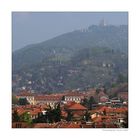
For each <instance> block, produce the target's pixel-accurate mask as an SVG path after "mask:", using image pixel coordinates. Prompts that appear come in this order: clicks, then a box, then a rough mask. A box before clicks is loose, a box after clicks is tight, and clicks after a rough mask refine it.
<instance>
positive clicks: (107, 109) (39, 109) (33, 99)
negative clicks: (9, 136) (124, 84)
mask: <svg viewBox="0 0 140 140" xmlns="http://www.w3.org/2000/svg"><path fill="white" fill-rule="evenodd" d="M91 96H93V97H94V96H95V90H89V91H88V92H87V93H85V92H83V93H80V92H77V91H74V92H72V91H69V92H68V91H67V92H65V93H61V94H60V93H59V94H51V95H38V94H32V93H30V92H26V91H24V92H22V93H20V94H19V95H17V96H16V98H17V99H18V100H19V99H27V101H28V103H29V104H27V105H13V107H12V113H14V111H16V112H17V113H18V115H19V116H20V115H22V114H23V113H28V114H29V115H30V119H31V120H33V119H36V118H38V117H39V115H40V114H44V115H45V114H46V109H47V108H49V107H52V108H54V107H55V106H56V105H57V104H60V109H61V117H62V118H61V121H59V122H55V123H33V124H30V125H29V124H27V123H26V122H12V127H13V128H29V127H32V128H121V127H124V126H123V124H125V123H126V119H127V117H128V116H127V115H128V107H127V101H128V94H127V93H126V92H125V93H120V94H118V98H117V99H109V97H108V96H107V95H106V94H105V93H104V92H103V91H101V92H100V93H98V103H97V104H96V107H95V108H93V109H92V110H89V108H88V107H87V106H85V105H83V104H82V103H83V100H84V99H85V98H90V97H91ZM121 99H123V102H122V100H121ZM120 104H121V105H120ZM118 105H119V106H118ZM69 112H70V113H71V116H72V118H71V120H70V121H67V117H68V114H69ZM87 115H88V118H87Z"/></svg>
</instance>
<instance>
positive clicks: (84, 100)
mask: <svg viewBox="0 0 140 140" xmlns="http://www.w3.org/2000/svg"><path fill="white" fill-rule="evenodd" d="M81 104H82V105H83V106H86V107H88V99H87V98H84V99H83V101H82V103H81Z"/></svg>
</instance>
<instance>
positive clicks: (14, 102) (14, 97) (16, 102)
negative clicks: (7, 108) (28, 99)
mask: <svg viewBox="0 0 140 140" xmlns="http://www.w3.org/2000/svg"><path fill="white" fill-rule="evenodd" d="M12 104H18V99H17V98H16V96H15V95H12Z"/></svg>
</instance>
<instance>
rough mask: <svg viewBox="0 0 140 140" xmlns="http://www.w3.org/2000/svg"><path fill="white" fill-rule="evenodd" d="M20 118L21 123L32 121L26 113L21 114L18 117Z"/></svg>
mask: <svg viewBox="0 0 140 140" xmlns="http://www.w3.org/2000/svg"><path fill="white" fill-rule="evenodd" d="M20 118H21V121H23V122H27V123H29V124H30V123H32V119H31V116H30V114H29V113H28V112H25V113H23V114H22V115H21V116H20Z"/></svg>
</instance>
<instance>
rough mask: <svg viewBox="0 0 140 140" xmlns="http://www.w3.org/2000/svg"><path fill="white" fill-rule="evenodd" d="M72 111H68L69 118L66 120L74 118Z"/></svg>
mask: <svg viewBox="0 0 140 140" xmlns="http://www.w3.org/2000/svg"><path fill="white" fill-rule="evenodd" d="M72 116H73V115H72V113H71V111H68V116H67V118H66V120H67V121H68V122H69V121H71V120H72Z"/></svg>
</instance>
